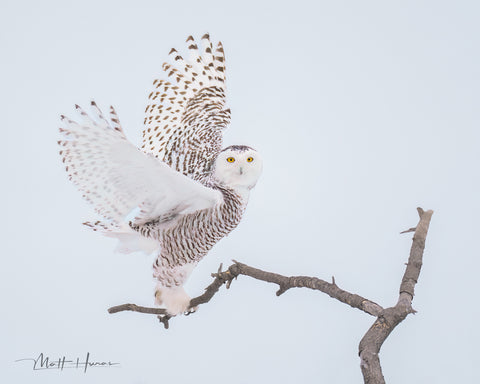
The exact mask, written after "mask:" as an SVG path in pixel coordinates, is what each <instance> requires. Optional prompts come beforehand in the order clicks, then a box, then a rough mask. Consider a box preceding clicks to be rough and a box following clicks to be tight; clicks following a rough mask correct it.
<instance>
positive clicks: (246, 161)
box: [213, 145, 263, 189]
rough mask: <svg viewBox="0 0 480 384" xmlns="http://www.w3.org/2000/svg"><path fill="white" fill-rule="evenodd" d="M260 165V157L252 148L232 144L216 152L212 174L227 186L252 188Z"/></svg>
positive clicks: (260, 170) (260, 169)
mask: <svg viewBox="0 0 480 384" xmlns="http://www.w3.org/2000/svg"><path fill="white" fill-rule="evenodd" d="M262 167H263V161H262V158H261V157H260V155H259V154H258V152H257V151H255V150H254V149H253V148H250V147H247V146H246V145H232V146H230V147H227V148H225V149H224V150H223V151H222V152H220V153H219V154H218V156H217V159H216V160H215V165H214V168H215V169H214V173H213V176H214V177H215V179H216V180H218V181H219V182H221V183H222V184H225V185H226V186H228V187H231V188H234V189H236V188H247V189H252V188H253V187H254V186H255V184H256V183H257V180H258V178H259V177H260V174H261V173H262Z"/></svg>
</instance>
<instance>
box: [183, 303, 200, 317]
mask: <svg viewBox="0 0 480 384" xmlns="http://www.w3.org/2000/svg"><path fill="white" fill-rule="evenodd" d="M197 311H198V305H197V306H196V307H191V308H188V309H187V310H186V311H185V313H184V315H185V316H189V315H191V314H192V313H195V312H197Z"/></svg>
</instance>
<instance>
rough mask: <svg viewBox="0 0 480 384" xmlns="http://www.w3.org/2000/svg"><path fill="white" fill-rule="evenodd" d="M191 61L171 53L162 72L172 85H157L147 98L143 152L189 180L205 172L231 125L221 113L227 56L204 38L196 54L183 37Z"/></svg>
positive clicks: (157, 82) (219, 46)
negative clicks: (151, 155)
mask: <svg viewBox="0 0 480 384" xmlns="http://www.w3.org/2000/svg"><path fill="white" fill-rule="evenodd" d="M187 43H188V48H189V51H190V58H189V59H188V60H184V59H183V57H182V56H180V54H179V53H178V52H177V51H176V50H175V49H174V48H172V50H171V51H170V57H171V58H172V60H171V61H172V63H171V64H168V63H164V64H163V70H164V71H165V73H166V74H167V76H168V77H169V78H170V79H171V81H167V80H155V81H154V82H153V85H154V87H155V88H154V90H153V91H152V92H151V93H150V95H149V105H148V106H147V108H146V110H145V113H146V117H145V121H144V123H145V129H144V131H143V145H142V149H143V151H145V152H147V153H151V154H153V155H154V156H155V157H158V158H159V159H160V160H162V161H163V162H165V163H167V164H168V165H170V166H171V167H172V168H173V169H176V170H177V171H178V172H181V173H183V174H184V175H187V176H189V177H191V178H193V179H196V180H199V179H202V178H203V177H204V176H205V175H206V174H208V173H209V171H210V167H211V165H212V162H213V160H214V159H215V157H216V155H217V154H218V152H220V150H221V148H222V132H223V130H224V129H225V128H226V127H227V125H228V123H229V122H230V109H226V108H225V57H224V52H223V46H222V43H220V42H219V43H218V44H217V46H216V48H214V47H213V45H212V43H211V42H210V37H209V35H208V34H206V35H204V36H203V37H202V45H203V47H202V48H201V49H199V47H198V46H197V44H196V43H195V40H194V39H193V37H192V36H189V37H188V38H187Z"/></svg>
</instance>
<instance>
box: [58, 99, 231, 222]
mask: <svg viewBox="0 0 480 384" xmlns="http://www.w3.org/2000/svg"><path fill="white" fill-rule="evenodd" d="M77 109H78V110H79V111H80V114H81V116H82V122H80V123H77V122H76V121H73V120H71V119H69V118H67V117H65V116H62V122H63V127H62V128H60V131H61V132H62V134H63V135H64V137H65V140H60V141H59V142H58V144H59V145H60V147H61V151H60V154H61V156H62V157H63V162H64V163H65V166H66V170H67V173H68V175H69V177H70V179H71V180H72V181H73V183H74V184H76V185H77V187H78V188H79V190H80V191H81V192H82V193H83V196H84V198H85V199H87V200H88V201H90V202H91V203H92V204H93V206H94V208H95V210H96V211H97V212H98V213H99V214H101V215H102V216H104V217H105V218H107V219H110V220H113V221H114V222H121V221H123V220H124V219H125V218H126V217H127V216H128V215H129V214H131V212H132V211H134V210H140V211H141V214H142V217H143V218H144V219H151V220H154V219H155V218H157V217H161V216H164V215H169V216H170V217H173V216H175V215H178V214H187V213H192V212H195V211H198V210H201V209H205V208H211V207H213V206H215V205H216V204H218V203H219V202H221V201H222V195H221V193H220V192H218V191H217V190H214V189H212V188H208V187H206V186H204V185H202V184H200V183H199V182H196V181H194V180H192V179H190V178H188V177H186V176H184V175H182V174H181V173H179V172H177V171H175V170H173V169H172V168H170V167H169V166H168V165H167V164H165V163H162V162H161V161H159V160H158V159H157V158H155V157H154V156H151V155H148V154H145V153H143V152H142V151H140V150H139V149H138V148H136V147H135V146H134V145H133V144H131V143H130V142H129V141H128V140H127V139H126V137H125V135H124V133H123V130H122V129H121V126H120V123H119V120H118V117H117V115H116V113H115V110H114V109H113V108H111V114H112V119H113V121H112V122H109V121H108V120H107V119H106V118H105V117H104V115H103V114H102V113H101V111H100V109H99V108H98V107H97V105H96V104H95V103H94V102H92V109H93V112H94V118H92V117H91V116H89V115H88V114H87V113H86V112H85V111H83V110H82V109H81V108H80V107H78V106H77Z"/></svg>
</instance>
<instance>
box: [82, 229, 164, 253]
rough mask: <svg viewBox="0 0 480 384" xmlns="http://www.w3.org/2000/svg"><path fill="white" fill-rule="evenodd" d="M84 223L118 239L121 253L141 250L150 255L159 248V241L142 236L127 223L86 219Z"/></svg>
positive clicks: (117, 249)
mask: <svg viewBox="0 0 480 384" xmlns="http://www.w3.org/2000/svg"><path fill="white" fill-rule="evenodd" d="M83 225H85V226H87V227H89V228H90V229H92V230H93V231H95V232H99V233H101V234H102V235H104V236H107V237H112V238H115V239H118V245H117V247H116V248H115V251H116V252H119V253H133V252H139V251H141V252H144V253H146V254H148V255H149V254H151V253H152V252H154V251H157V250H158V248H159V243H158V241H156V240H154V239H152V238H149V237H145V236H142V235H141V234H140V233H138V232H136V231H134V230H133V229H132V228H130V226H129V225H128V224H126V223H122V224H116V223H110V222H103V221H95V222H90V221H86V222H85V223H83Z"/></svg>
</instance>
